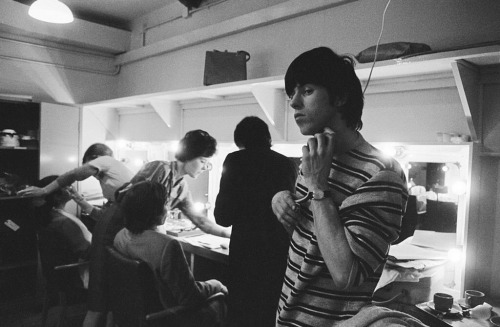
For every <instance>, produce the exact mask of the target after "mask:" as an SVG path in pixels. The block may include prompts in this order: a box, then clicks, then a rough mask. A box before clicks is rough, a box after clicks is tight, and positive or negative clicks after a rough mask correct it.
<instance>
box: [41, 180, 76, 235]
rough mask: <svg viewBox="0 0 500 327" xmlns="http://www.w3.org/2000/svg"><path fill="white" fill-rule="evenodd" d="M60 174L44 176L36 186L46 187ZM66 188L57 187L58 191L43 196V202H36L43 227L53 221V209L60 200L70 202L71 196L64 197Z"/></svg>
mask: <svg viewBox="0 0 500 327" xmlns="http://www.w3.org/2000/svg"><path fill="white" fill-rule="evenodd" d="M58 177H59V176H58V175H50V176H47V177H44V178H42V179H41V180H39V181H38V182H36V183H35V186H36V187H45V186H47V185H49V184H50V183H52V182H53V181H55V180H56V179H57V178H58ZM64 192H65V190H64V189H57V190H56V191H54V192H52V193H50V194H48V195H46V196H45V197H44V198H43V202H41V203H39V204H35V214H36V215H37V217H38V219H37V222H38V224H40V226H41V227H45V226H47V225H48V224H50V222H51V221H52V215H51V210H52V209H53V208H54V207H55V206H56V205H58V204H60V201H64V202H68V201H69V200H70V198H69V197H67V199H65V200H64V199H63V195H64Z"/></svg>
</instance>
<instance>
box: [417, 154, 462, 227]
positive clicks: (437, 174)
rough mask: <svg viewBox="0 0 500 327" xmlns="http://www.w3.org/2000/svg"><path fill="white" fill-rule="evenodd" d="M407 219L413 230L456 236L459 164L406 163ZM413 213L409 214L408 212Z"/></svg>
mask: <svg viewBox="0 0 500 327" xmlns="http://www.w3.org/2000/svg"><path fill="white" fill-rule="evenodd" d="M407 167H408V191H409V193H410V201H409V205H408V207H407V211H408V215H414V216H415V217H416V219H417V221H416V226H415V228H416V229H421V230H432V231H436V232H446V233H456V229H457V218H458V217H457V212H458V202H459V201H460V195H461V188H460V183H462V179H461V177H460V164H459V163H457V162H408V164H407ZM412 211H413V212H412Z"/></svg>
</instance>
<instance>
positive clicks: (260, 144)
mask: <svg viewBox="0 0 500 327" xmlns="http://www.w3.org/2000/svg"><path fill="white" fill-rule="evenodd" d="M234 143H235V144H236V146H238V147H239V148H241V147H244V148H245V149H252V148H270V147H271V133H269V127H268V126H267V124H266V123H265V122H264V121H263V120H262V119H260V118H259V117H255V116H248V117H245V118H243V120H242V121H240V122H239V123H238V125H236V129H235V130H234Z"/></svg>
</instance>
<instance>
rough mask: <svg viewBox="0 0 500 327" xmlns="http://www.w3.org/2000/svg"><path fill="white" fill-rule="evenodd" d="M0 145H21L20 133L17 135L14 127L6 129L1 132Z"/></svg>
mask: <svg viewBox="0 0 500 327" xmlns="http://www.w3.org/2000/svg"><path fill="white" fill-rule="evenodd" d="M0 146H5V147H16V146H19V135H17V133H16V131H15V130H13V129H4V130H3V131H1V132H0Z"/></svg>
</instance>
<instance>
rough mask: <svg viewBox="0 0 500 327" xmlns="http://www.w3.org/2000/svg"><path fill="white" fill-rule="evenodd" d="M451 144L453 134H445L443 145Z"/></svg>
mask: <svg viewBox="0 0 500 327" xmlns="http://www.w3.org/2000/svg"><path fill="white" fill-rule="evenodd" d="M450 142H451V134H449V133H443V143H450Z"/></svg>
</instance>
